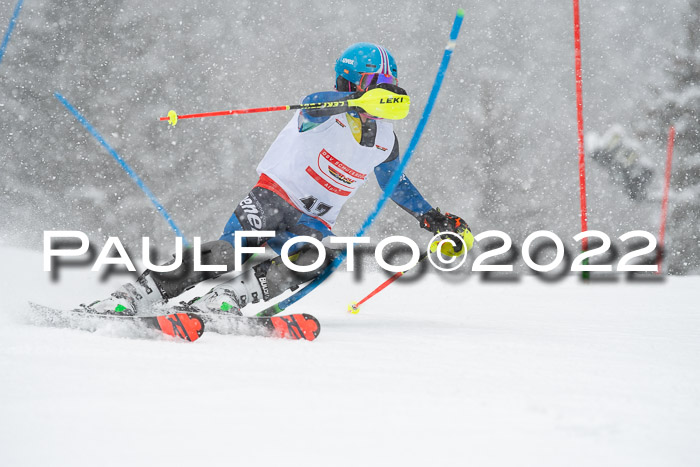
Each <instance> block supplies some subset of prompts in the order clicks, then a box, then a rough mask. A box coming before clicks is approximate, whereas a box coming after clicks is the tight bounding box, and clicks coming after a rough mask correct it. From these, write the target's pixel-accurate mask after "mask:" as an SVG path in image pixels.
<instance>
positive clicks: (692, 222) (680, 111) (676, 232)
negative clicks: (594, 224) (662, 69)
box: [640, 0, 700, 273]
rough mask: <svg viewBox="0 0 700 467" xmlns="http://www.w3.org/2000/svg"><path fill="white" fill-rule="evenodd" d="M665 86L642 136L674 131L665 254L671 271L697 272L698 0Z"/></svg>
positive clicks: (699, 211) (699, 161)
mask: <svg viewBox="0 0 700 467" xmlns="http://www.w3.org/2000/svg"><path fill="white" fill-rule="evenodd" d="M667 73H668V75H669V80H668V84H667V86H666V87H665V88H663V89H659V90H657V96H656V99H655V100H654V101H653V102H652V104H651V105H650V108H649V111H648V119H647V121H646V122H644V124H643V127H642V128H641V131H640V133H641V134H642V135H643V136H645V137H647V138H652V139H655V140H656V141H658V142H659V143H665V142H666V139H667V137H668V131H669V127H670V126H674V127H675V129H676V137H675V149H674V160H673V172H672V177H671V193H672V195H671V198H670V201H669V219H668V237H667V238H668V240H667V242H666V253H667V262H668V267H669V272H671V273H687V272H698V271H700V0H692V1H691V2H690V5H689V12H688V15H687V16H686V22H685V30H684V37H683V40H682V42H681V43H680V44H679V45H678V46H677V47H676V48H675V49H674V51H673V56H672V58H671V60H670V61H669V67H668V69H667Z"/></svg>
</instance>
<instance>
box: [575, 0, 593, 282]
mask: <svg viewBox="0 0 700 467" xmlns="http://www.w3.org/2000/svg"><path fill="white" fill-rule="evenodd" d="M574 49H575V62H576V120H577V122H578V181H579V193H580V199H581V232H586V231H587V230H588V208H587V206H586V152H585V149H584V145H583V73H582V71H581V18H580V15H579V0H574ZM581 250H582V251H583V252H586V251H588V237H584V238H583V239H582V240H581ZM582 264H585V265H588V258H586V259H585V260H584V261H583V263H582ZM589 277H590V273H589V272H588V271H584V272H583V279H584V280H586V279H588V278H589Z"/></svg>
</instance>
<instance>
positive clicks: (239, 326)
mask: <svg viewBox="0 0 700 467" xmlns="http://www.w3.org/2000/svg"><path fill="white" fill-rule="evenodd" d="M202 317H203V319H204V322H205V323H206V326H207V330H211V331H213V332H216V333H219V334H234V335H239V336H263V337H274V338H280V339H295V340H307V341H312V340H314V339H316V338H317V337H318V335H319V334H320V332H321V323H319V322H318V320H317V319H316V318H314V317H313V316H311V315H309V314H306V313H297V314H293V315H285V316H273V317H259V316H236V315H230V314H224V313H212V314H202Z"/></svg>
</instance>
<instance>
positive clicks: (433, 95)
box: [257, 8, 464, 316]
mask: <svg viewBox="0 0 700 467" xmlns="http://www.w3.org/2000/svg"><path fill="white" fill-rule="evenodd" d="M463 19H464V10H463V9H462V8H460V9H459V10H457V15H456V16H455V19H454V22H453V23H452V30H451V31H450V40H449V41H448V42H447V46H446V47H445V52H444V53H443V55H442V61H441V62H440V66H439V68H438V72H437V76H436V77H435V82H434V83H433V88H432V90H431V91H430V96H429V97H428V102H427V103H426V104H425V109H423V114H422V115H421V118H420V120H419V122H418V126H417V127H416V131H415V132H414V133H413V137H412V138H411V142H410V143H409V144H408V148H407V149H406V153H405V154H404V155H403V157H402V158H401V163H400V164H399V166H398V167H397V169H396V171H395V172H394V174H393V175H392V177H391V179H389V182H388V183H387V185H386V187H385V188H384V192H383V193H382V196H381V197H380V198H379V201H378V202H377V204H376V206H375V207H374V210H373V211H372V212H371V213H370V214H369V216H367V219H366V220H365V222H364V223H363V224H362V227H360V230H358V232H357V234H355V236H356V237H362V236H363V235H364V234H365V232H366V231H367V230H368V229H369V227H370V226H371V225H372V223H373V222H374V220H375V219H376V218H377V215H378V214H379V212H380V211H381V210H382V208H383V207H384V205H385V204H386V202H387V201H388V200H389V198H390V197H391V195H392V194H393V192H394V190H395V189H396V186H397V185H398V184H399V181H400V180H401V176H402V175H403V172H404V169H405V168H406V165H408V162H409V161H410V160H411V157H412V156H413V153H414V151H415V149H416V146H417V145H418V142H419V141H420V138H421V136H422V135H423V130H424V129H425V125H426V124H427V123H428V119H429V118H430V114H431V112H432V110H433V106H434V105H435V100H436V99H437V96H438V92H439V91H440V87H441V86H442V81H443V79H444V77H445V72H446V71H447V66H448V65H449V64H450V57H451V56H452V51H453V50H454V48H455V44H456V41H457V36H458V34H459V30H460V28H461V27H462V20H463ZM345 256H346V253H345V252H344V251H343V252H342V253H341V254H340V255H338V256H336V257H335V258H334V259H333V262H332V263H331V264H330V265H329V266H328V267H326V269H324V270H323V272H321V274H320V275H319V276H318V277H317V278H316V279H314V280H313V281H311V282H310V283H309V284H308V285H307V286H306V287H304V288H303V289H301V290H299V291H297V292H295V293H294V294H293V295H290V296H289V297H287V298H286V299H284V300H282V301H280V302H279V303H276V304H275V305H273V306H271V307H268V308H266V309H264V310H263V311H261V312H260V313H258V314H257V316H272V315H275V314H277V313H280V312H281V311H284V310H285V309H286V308H288V307H289V306H290V305H292V304H294V303H296V302H298V301H299V300H301V299H302V298H304V297H305V296H306V295H308V294H309V293H310V292H311V291H312V290H314V289H315V288H316V287H318V286H319V285H320V284H321V283H322V282H323V281H325V280H326V279H327V278H328V276H330V275H331V274H332V273H333V272H334V271H335V270H336V269H338V267H339V266H340V265H341V264H342V263H343V261H345Z"/></svg>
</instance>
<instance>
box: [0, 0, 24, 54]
mask: <svg viewBox="0 0 700 467" xmlns="http://www.w3.org/2000/svg"><path fill="white" fill-rule="evenodd" d="M23 3H24V0H18V1H17V5H15V10H14V11H13V12H12V17H10V24H9V26H7V31H6V32H5V36H4V37H3V38H2V43H1V44H0V63H2V58H3V57H4V56H5V51H6V50H7V44H9V43H10V36H11V35H12V31H13V30H14V29H15V24H17V17H18V16H19V12H20V10H22V4H23Z"/></svg>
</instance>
